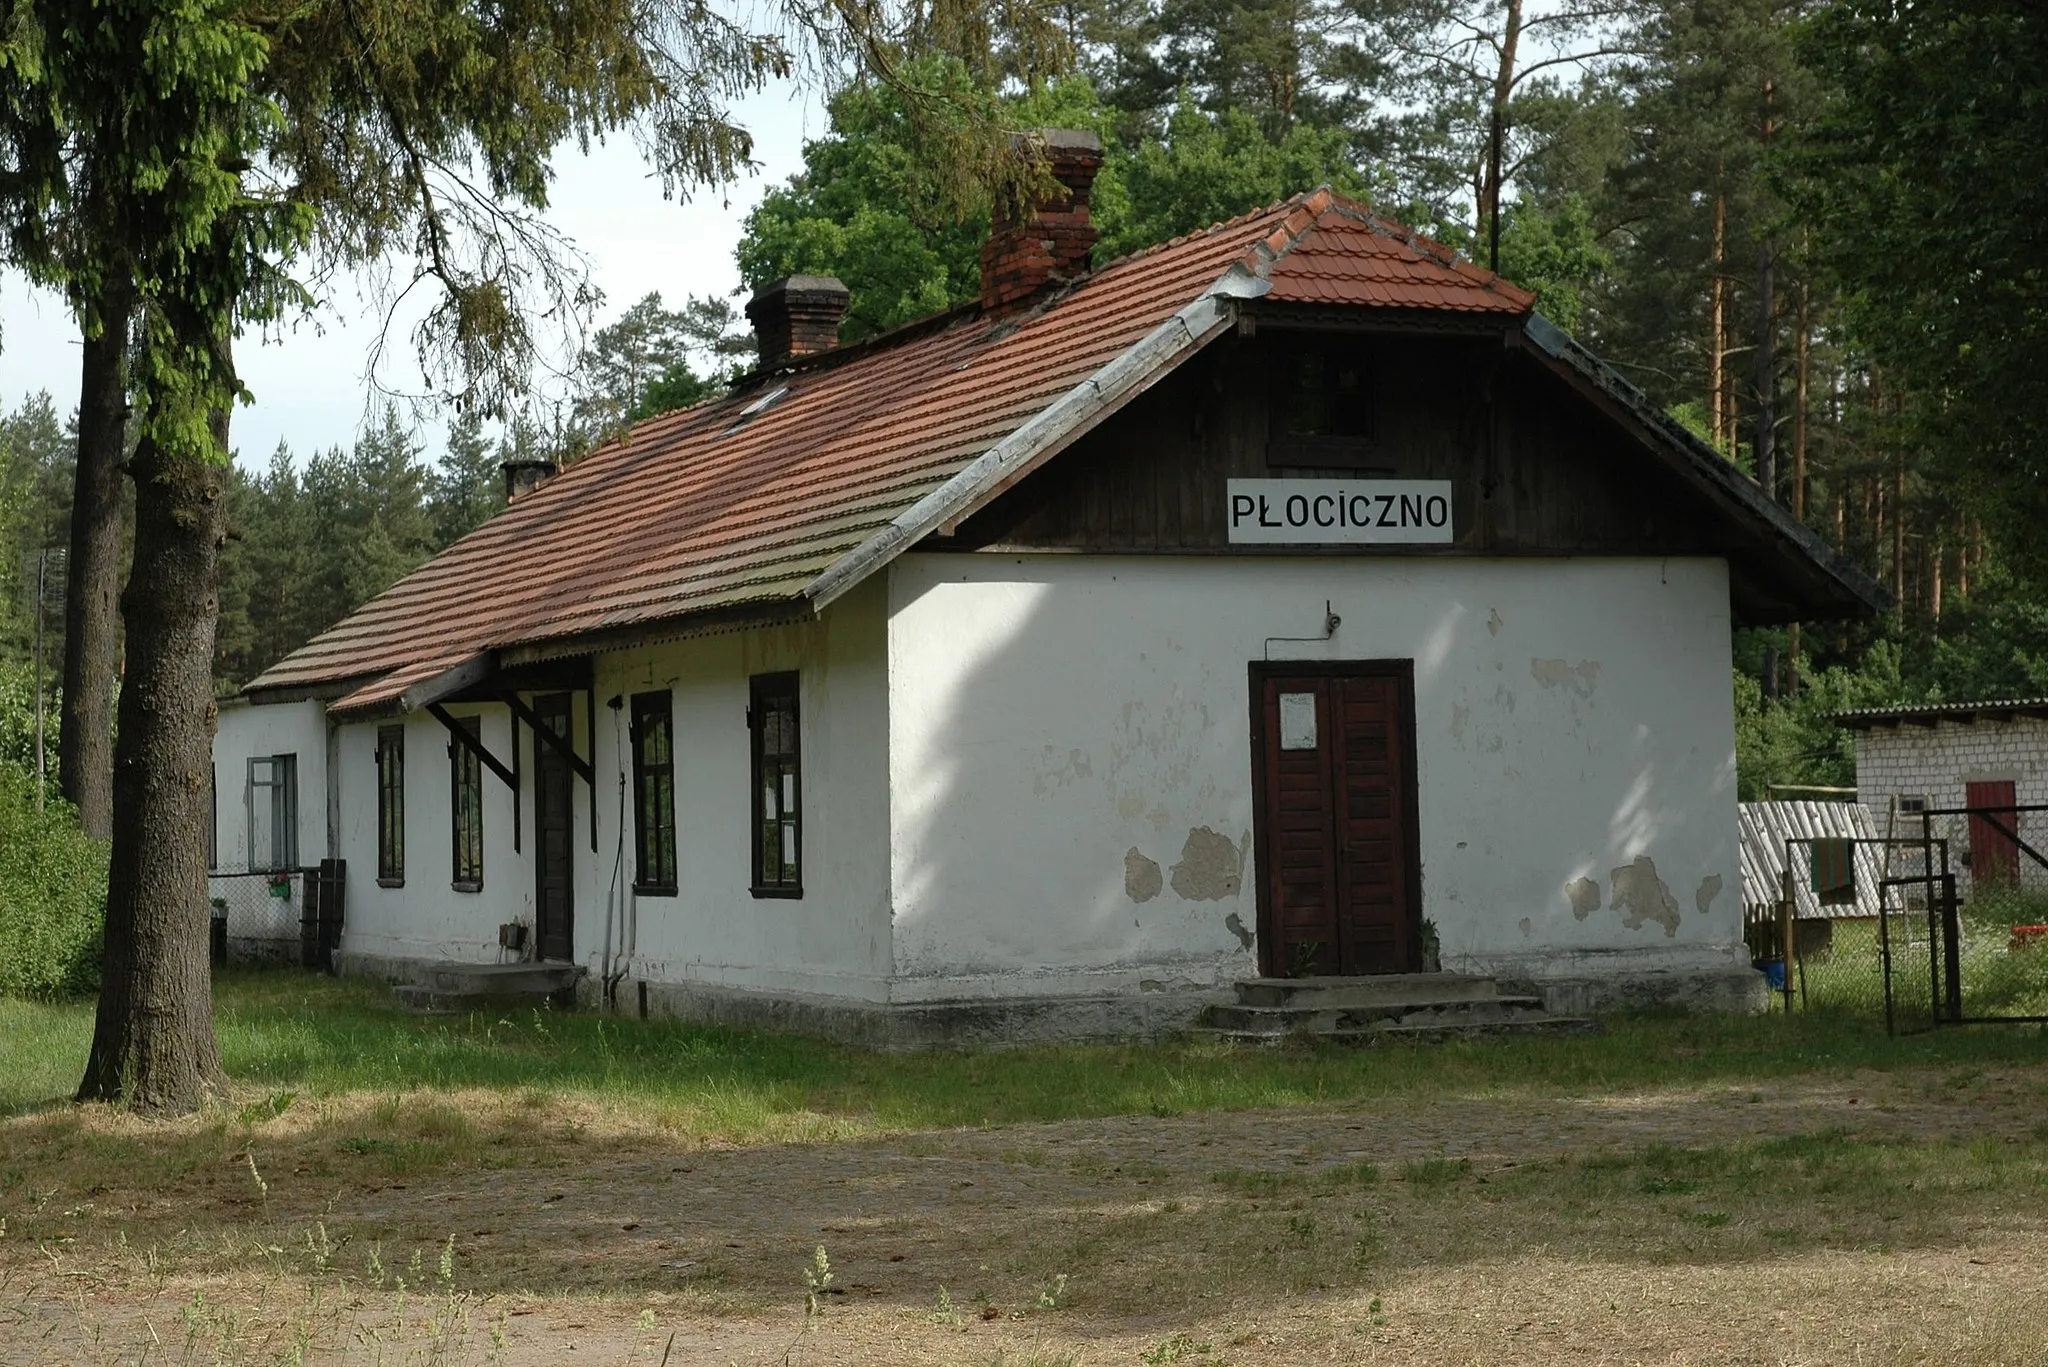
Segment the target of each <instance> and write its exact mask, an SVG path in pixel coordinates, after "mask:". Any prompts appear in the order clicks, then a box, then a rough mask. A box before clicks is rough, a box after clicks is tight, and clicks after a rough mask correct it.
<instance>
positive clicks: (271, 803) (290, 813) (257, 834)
mask: <svg viewBox="0 0 2048 1367" xmlns="http://www.w3.org/2000/svg"><path fill="white" fill-rule="evenodd" d="M298 865H299V757H298V756H297V755H256V756H253V757H251V759H250V760H249V867H250V869H252V870H258V871H260V870H266V869H294V868H297V867H298Z"/></svg>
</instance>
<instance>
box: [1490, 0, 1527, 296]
mask: <svg viewBox="0 0 2048 1367" xmlns="http://www.w3.org/2000/svg"><path fill="white" fill-rule="evenodd" d="M1521 42H1522V0H1507V19H1506V25H1505V29H1504V31H1503V32H1502V34H1501V44H1500V68H1499V70H1498V71H1497V72H1496V73H1495V75H1494V80H1493V105H1492V110H1491V114H1492V117H1491V118H1489V119H1488V120H1487V147H1486V234H1487V248H1488V250H1487V267H1488V269H1490V270H1493V271H1496V272H1497V271H1499V270H1500V190H1501V181H1502V179H1503V176H1502V173H1501V163H1502V162H1503V161H1504V160H1505V149H1504V147H1503V144H1504V143H1505V142H1506V140H1507V135H1508V96H1509V95H1511V94H1512V93H1513V92H1514V88H1515V51H1516V49H1517V48H1519V47H1520V46H1521Z"/></svg>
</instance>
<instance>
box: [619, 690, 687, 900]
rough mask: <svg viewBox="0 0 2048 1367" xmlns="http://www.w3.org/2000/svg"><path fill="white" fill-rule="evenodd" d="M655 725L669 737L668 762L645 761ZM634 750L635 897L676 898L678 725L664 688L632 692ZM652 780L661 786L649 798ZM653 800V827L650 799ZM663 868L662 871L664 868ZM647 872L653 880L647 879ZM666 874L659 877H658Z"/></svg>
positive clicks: (668, 694) (669, 697) (671, 701)
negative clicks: (649, 733)
mask: <svg viewBox="0 0 2048 1367" xmlns="http://www.w3.org/2000/svg"><path fill="white" fill-rule="evenodd" d="M650 722H658V723H659V724H660V726H661V728H662V731H663V733H664V735H665V736H666V738H667V741H668V745H667V752H668V758H667V759H666V760H664V761H660V762H650V761H649V760H648V758H647V748H648V747H647V727H648V724H649V723H650ZM630 726H631V729H630V731H629V735H630V736H631V740H632V746H633V892H634V893H635V895H637V896H640V897H673V896H675V895H676V888H677V874H676V722H675V708H674V698H673V696H672V695H671V694H670V692H669V690H668V689H665V688H664V689H661V690H659V691H657V692H653V693H635V694H634V695H633V698H632V712H631V723H630ZM650 781H652V782H655V783H658V784H660V785H661V787H660V788H659V789H658V790H657V791H655V792H654V793H652V794H650V792H649V783H650ZM650 796H652V797H653V799H654V801H653V803H652V806H653V808H654V811H653V816H654V820H653V822H652V823H650V822H649V820H648V816H649V807H650V803H649V798H650ZM664 864H666V867H663V865H664ZM650 870H651V871H652V873H653V875H654V876H653V877H649V876H648V875H649V872H650ZM664 874H665V875H666V877H663V876H662V875H664Z"/></svg>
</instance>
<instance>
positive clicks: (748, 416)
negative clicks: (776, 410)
mask: <svg viewBox="0 0 2048 1367" xmlns="http://www.w3.org/2000/svg"><path fill="white" fill-rule="evenodd" d="M788 397H789V386H788V385H786V384H782V385H777V386H775V388H773V389H771V390H769V391H768V392H767V393H766V394H763V395H762V396H761V397H760V398H758V399H756V400H754V401H753V402H752V403H750V404H748V405H747V406H746V407H745V408H742V409H741V410H740V412H739V416H738V417H737V418H735V419H733V424H732V426H730V427H728V428H726V429H725V431H723V432H721V433H719V435H720V436H726V437H729V436H731V435H732V434H733V433H735V432H737V431H739V430H740V429H741V428H742V427H745V426H746V425H747V424H748V423H750V422H752V421H753V420H754V419H756V418H758V417H760V416H761V415H762V414H763V413H766V412H767V411H768V410H769V409H771V408H773V407H775V405H776V404H779V403H781V402H782V401H783V400H784V399H786V398H788Z"/></svg>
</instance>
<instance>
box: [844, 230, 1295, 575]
mask: <svg viewBox="0 0 2048 1367" xmlns="http://www.w3.org/2000/svg"><path fill="white" fill-rule="evenodd" d="M1270 288H1271V286H1270V285H1269V284H1268V283H1267V282H1266V281H1265V280H1262V279H1260V278H1259V277H1257V276H1255V275H1253V274H1252V273H1251V272H1249V271H1247V270H1245V269H1244V268H1243V267H1241V266H1233V267H1232V268H1231V269H1230V270H1229V271H1228V272H1226V273H1225V274H1224V275H1223V277H1222V278H1221V279H1219V280H1218V281H1217V282H1216V283H1215V284H1214V285H1212V286H1210V287H1209V289H1208V290H1206V291H1205V292H1204V293H1203V294H1202V295H1201V297H1200V298H1198V299H1196V300H1195V301H1194V302H1193V303H1191V304H1189V305H1187V306H1186V307H1185V308H1182V309H1181V310H1180V311H1179V312H1177V313H1175V314H1174V315H1173V316H1172V317H1170V318H1168V319H1167V320H1166V321H1165V322H1163V323H1161V324H1160V325H1159V326H1158V327H1156V328H1154V329H1152V331H1150V332H1148V333H1146V334H1145V336H1144V337H1142V338H1140V339H1139V340H1138V341H1137V342H1135V343H1133V344H1132V345H1131V347H1130V348H1129V350H1127V351H1124V352H1123V353H1121V354H1120V355H1118V356H1116V357H1114V358H1112V359H1111V360H1110V361H1109V362H1108V363H1107V364H1106V365H1104V366H1103V367H1102V368H1101V369H1100V370H1098V371H1096V372H1095V373H1094V374H1093V375H1090V376H1089V377H1088V378H1086V379H1085V380H1082V381H1081V382H1080V383H1079V384H1077V385H1075V386H1074V387H1073V388H1072V389H1070V390H1068V391H1067V392H1066V393H1064V394H1062V395H1061V396H1060V397H1059V398H1057V399H1055V400H1054V401H1053V402H1052V403H1051V404H1050V405H1049V406H1047V407H1046V408H1044V409H1042V410H1040V411H1039V412H1038V413H1037V414H1035V415H1033V416H1032V417H1031V419H1030V420H1029V421H1027V422H1025V423H1024V424H1023V425H1022V426H1020V427H1019V428H1017V430H1016V431H1014V432H1012V433H1010V435H1009V436H1007V437H1005V438H1003V439H1002V440H1001V441H999V442H997V443H996V444H995V445H994V446H991V447H990V448H989V449H988V450H987V451H985V452H983V453H982V454H981V455H979V456H977V457H976V458H975V459H974V460H972V461H970V462H968V464H967V466H966V468H965V469H963V470H961V471H960V472H959V473H958V474H956V475H954V476H953V477H952V478H951V479H949V480H947V481H946V482H945V483H944V484H941V485H940V486H939V487H938V488H936V489H934V490H932V492H930V493H929V494H926V495H925V496H924V497H923V498H921V499H919V500H918V501H917V502H916V503H913V504H912V505H911V506H910V507H908V508H906V509H905V510H904V511H903V512H901V513H899V514H897V515H896V518H895V520H894V521H892V522H890V523H889V525H888V526H886V527H884V528H882V530H881V531H879V532H877V533H875V534H874V535H873V536H872V537H869V538H868V539H867V540H866V541H863V542H862V543H861V544H860V545H858V546H856V547H854V548H853V549H852V550H850V551H848V552H847V553H846V554H844V555H842V556H840V557H839V559H837V560H835V561H833V562H832V564H831V565H830V566H828V567H827V568H826V570H825V572H824V573H823V574H821V575H819V576H818V577H817V578H816V579H814V580H812V581H811V583H810V584H809V586H808V587H806V588H805V589H804V596H805V597H806V598H808V599H810V601H811V605H812V608H813V610H814V611H818V612H822V611H824V609H825V608H826V607H827V606H828V605H830V604H831V603H833V602H834V601H836V600H837V599H839V598H840V597H842V596H843V595H845V594H846V593H847V592H848V591H849V590H851V589H852V588H854V586H855V585H857V584H859V583H860V582H861V581H862V580H864V579H866V578H867V577H868V576H869V575H871V574H873V573H874V572H875V571H876V570H879V569H881V568H882V567H883V566H885V565H887V564H888V563H889V562H890V561H892V560H894V559H895V558H896V557H897V556H899V555H901V554H902V553H903V552H904V551H907V550H909V549H910V548H911V547H912V546H914V545H916V544H917V543H918V542H920V541H922V540H923V539H924V538H925V537H927V536H929V535H931V534H932V533H933V532H934V531H937V530H938V529H940V528H941V527H944V526H945V525H946V524H948V523H952V522H958V521H959V520H960V519H961V518H963V517H965V516H966V515H968V514H969V513H971V512H972V511H974V510H975V509H976V508H977V507H978V506H979V505H980V504H981V503H982V502H984V501H985V500H986V499H987V498H989V497H990V496H991V495H993V494H996V493H999V492H1001V491H1002V490H1003V489H1004V488H1006V487H1008V486H1009V485H1011V484H1013V483H1015V482H1016V481H1017V480H1019V479H1021V478H1023V477H1024V476H1025V475H1027V474H1029V473H1031V471H1032V470H1034V469H1036V468H1037V467H1039V466H1040V465H1043V464H1044V463H1045V462H1046V461H1047V460H1050V459H1051V458H1052V457H1053V456H1055V455H1057V454H1058V453H1059V452H1061V451H1063V450H1065V449H1066V447H1067V446H1068V445H1070V444H1071V443H1072V442H1073V441H1074V440H1075V439H1076V438H1078V437H1080V436H1081V435H1082V434H1083V433H1085V432H1087V431H1088V430H1089V429H1090V428H1092V427H1094V426H1095V425H1096V424H1097V423H1099V422H1101V421H1102V420H1103V419H1104V418H1107V417H1108V416H1109V415H1110V414H1112V413H1114V412H1116V411H1117V410H1118V409H1119V408H1121V407H1123V406H1124V405H1125V404H1126V403H1128V402H1130V401H1131V400H1132V399H1134V398H1136V397H1137V396H1138V395H1140V394H1142V393H1144V392H1145V391H1146V390H1147V389H1150V388H1151V387H1152V385H1153V384H1155V383H1156V382H1157V381H1158V380H1159V379H1160V378H1161V377H1163V376H1165V375H1166V374H1168V373H1169V372H1171V371H1172V370H1173V369H1174V368H1175V367H1176V366H1178V365H1179V364H1180V363H1181V362H1182V361H1184V360H1186V359H1187V358H1188V357H1190V356H1192V355H1194V354H1195V353H1196V352H1197V351H1200V350H1201V349H1202V348H1203V347H1204V346H1206V345H1208V344H1209V342H1211V341H1213V340H1214V339H1215V338H1216V337H1217V335H1218V334H1220V333H1221V332H1223V331H1224V330H1225V329H1226V328H1227V327H1229V326H1230V324H1231V322H1232V320H1233V319H1234V318H1235V317H1236V313H1237V301H1238V300H1240V299H1256V298H1258V297H1259V296H1260V295H1262V294H1264V293H1265V292H1266V291H1267V290H1268V289H1270Z"/></svg>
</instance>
